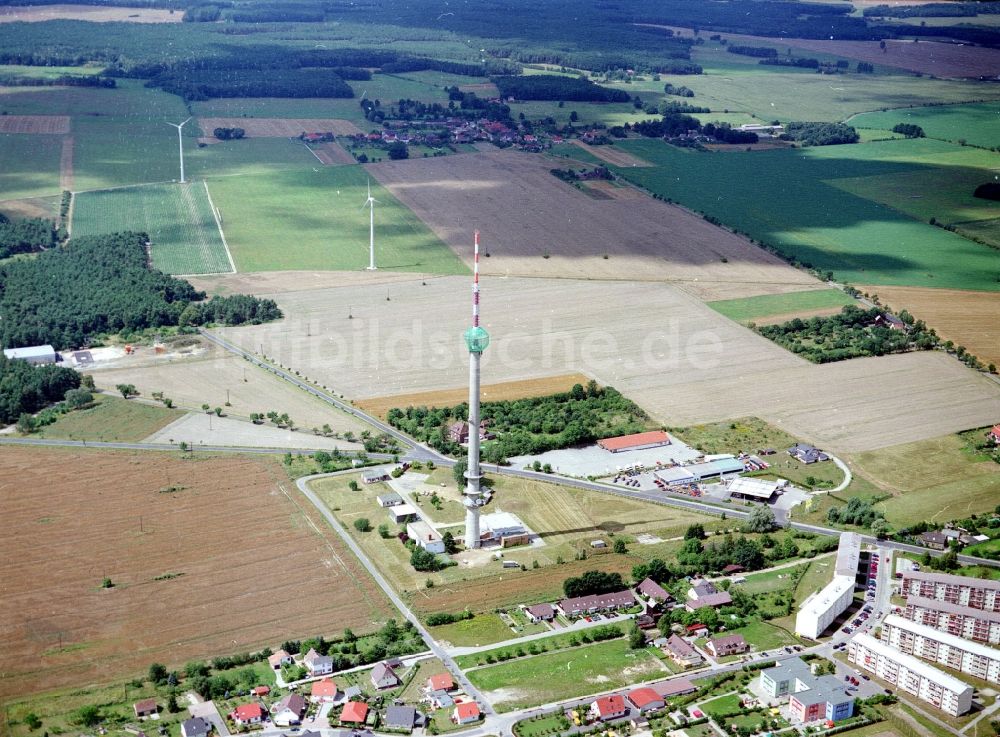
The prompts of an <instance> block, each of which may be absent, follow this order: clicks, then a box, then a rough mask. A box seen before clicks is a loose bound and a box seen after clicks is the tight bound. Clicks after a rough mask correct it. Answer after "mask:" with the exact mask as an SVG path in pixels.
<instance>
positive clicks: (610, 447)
mask: <svg viewBox="0 0 1000 737" xmlns="http://www.w3.org/2000/svg"><path fill="white" fill-rule="evenodd" d="M597 444H598V445H599V446H600V447H602V448H604V450H607V451H610V452H611V453H621V452H622V451H623V450H643V449H645V448H659V447H660V446H663V445H670V436H669V435H667V433H665V432H664V431H663V430H650V431H649V432H637V433H634V434H632V435H619V436H618V437H617V438H604V439H603V440H598V441H597Z"/></svg>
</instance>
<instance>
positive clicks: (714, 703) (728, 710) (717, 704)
mask: <svg viewBox="0 0 1000 737" xmlns="http://www.w3.org/2000/svg"><path fill="white" fill-rule="evenodd" d="M740 708H741V707H740V696H739V694H734V693H733V694H727V695H726V696H720V697H719V698H717V699H712V700H711V701H706V702H704V703H703V704H701V710H702V711H704V712H705V713H706V714H708V715H709V716H711V717H713V718H718V717H721V716H723V715H724V714H732V713H733V712H736V711H739V710H740Z"/></svg>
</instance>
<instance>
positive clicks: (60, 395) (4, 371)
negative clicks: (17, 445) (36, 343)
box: [0, 354, 80, 424]
mask: <svg viewBox="0 0 1000 737" xmlns="http://www.w3.org/2000/svg"><path fill="white" fill-rule="evenodd" d="M79 386H80V374H78V373H77V372H76V371H74V370H73V369H69V368H64V367H62V366H33V365H32V364H30V363H28V362H27V361H19V360H15V361H12V360H10V359H8V358H7V357H6V356H4V355H3V354H0V423H2V424H10V423H11V422H15V421H16V420H18V419H19V418H20V417H21V416H22V415H24V414H33V413H35V412H38V411H39V410H41V409H43V408H45V407H47V406H48V405H50V404H52V403H54V402H59V401H61V400H62V399H64V398H65V397H66V395H67V393H68V392H70V391H72V390H75V389H77V388H79Z"/></svg>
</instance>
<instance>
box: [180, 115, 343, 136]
mask: <svg viewBox="0 0 1000 737" xmlns="http://www.w3.org/2000/svg"><path fill="white" fill-rule="evenodd" d="M198 125H200V126H201V130H202V132H203V133H204V134H205V135H206V136H211V135H212V131H214V130H215V129H216V128H242V129H243V130H244V131H246V136H247V138H294V137H296V136H298V135H299V134H301V133H327V132H329V133H333V134H334V135H336V136H353V135H355V134H357V133H361V132H362V131H361V130H360V129H359V128H358V127H357V126H356V125H354V123H351V122H349V121H347V120H339V119H337V118H198Z"/></svg>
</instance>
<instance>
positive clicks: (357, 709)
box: [340, 701, 368, 724]
mask: <svg viewBox="0 0 1000 737" xmlns="http://www.w3.org/2000/svg"><path fill="white" fill-rule="evenodd" d="M367 718H368V704H366V703H365V702H364V701H348V702H347V703H346V704H344V709H343V711H341V712H340V721H341V722H345V723H347V724H364V723H365V719H367Z"/></svg>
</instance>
